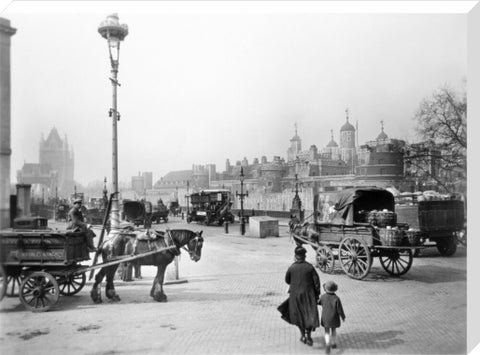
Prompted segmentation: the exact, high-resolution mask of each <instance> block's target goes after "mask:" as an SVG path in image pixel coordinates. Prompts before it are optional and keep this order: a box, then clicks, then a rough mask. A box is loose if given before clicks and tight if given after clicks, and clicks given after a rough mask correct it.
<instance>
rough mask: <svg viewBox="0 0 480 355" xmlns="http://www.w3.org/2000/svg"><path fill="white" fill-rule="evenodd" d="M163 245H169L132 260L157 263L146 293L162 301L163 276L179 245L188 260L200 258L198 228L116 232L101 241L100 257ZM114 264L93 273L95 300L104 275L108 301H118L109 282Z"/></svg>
mask: <svg viewBox="0 0 480 355" xmlns="http://www.w3.org/2000/svg"><path fill="white" fill-rule="evenodd" d="M185 246H186V247H185ZM166 247H173V248H172V249H169V250H165V251H162V252H158V253H155V254H153V255H149V256H146V257H144V258H140V259H138V260H136V262H139V263H140V264H141V265H156V266H157V276H156V277H155V279H154V280H153V285H152V289H151V291H150V296H152V297H153V299H154V300H155V301H158V302H166V301H167V296H166V295H165V293H164V292H163V280H164V276H165V270H166V269H167V266H168V264H170V263H171V262H172V261H173V259H174V258H175V256H177V255H180V248H182V247H183V248H184V249H185V250H187V252H188V254H189V255H190V258H191V259H192V260H194V261H198V260H200V258H201V256H202V247H203V237H202V232H193V231H191V230H187V229H172V230H167V231H166V232H161V231H153V232H146V233H144V234H142V235H139V236H138V237H137V236H136V235H135V234H133V233H119V234H118V235H116V236H114V237H113V238H111V239H110V240H108V241H106V242H105V243H104V244H103V245H102V247H101V255H102V259H103V261H109V260H112V258H113V259H114V258H115V257H118V256H121V255H134V254H141V253H145V252H149V251H152V250H156V249H161V248H166ZM117 268H118V264H117V265H112V266H107V267H104V268H102V269H100V271H99V272H98V273H97V275H96V276H95V283H94V284H93V287H92V290H91V292H90V296H91V297H92V299H93V301H94V302H95V303H101V302H102V297H101V289H100V284H101V282H102V280H103V278H104V277H105V276H106V277H107V284H106V290H105V295H106V296H107V298H109V299H110V300H112V301H120V297H119V296H118V295H117V293H116V292H115V287H114V285H113V277H114V275H115V271H116V270H117Z"/></svg>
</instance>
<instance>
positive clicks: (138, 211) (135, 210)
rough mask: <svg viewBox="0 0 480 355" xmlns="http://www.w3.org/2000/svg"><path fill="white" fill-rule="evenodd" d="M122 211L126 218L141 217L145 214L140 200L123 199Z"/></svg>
mask: <svg viewBox="0 0 480 355" xmlns="http://www.w3.org/2000/svg"><path fill="white" fill-rule="evenodd" d="M123 213H124V214H125V219H127V220H134V219H137V218H143V215H144V214H145V206H144V205H143V203H141V202H140V201H124V202H123Z"/></svg>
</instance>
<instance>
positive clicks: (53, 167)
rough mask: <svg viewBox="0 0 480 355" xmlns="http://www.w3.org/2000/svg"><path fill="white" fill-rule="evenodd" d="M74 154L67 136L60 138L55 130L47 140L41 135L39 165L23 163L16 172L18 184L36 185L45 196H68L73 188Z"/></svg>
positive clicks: (53, 129)
mask: <svg viewBox="0 0 480 355" xmlns="http://www.w3.org/2000/svg"><path fill="white" fill-rule="evenodd" d="M74 161H75V159H74V153H73V149H72V148H71V147H70V146H69V144H68V139H67V136H66V135H65V136H64V139H61V138H60V135H59V134H58V131H57V129H56V128H55V127H54V128H52V130H51V131H50V133H49V135H48V137H47V139H45V138H44V137H43V135H42V137H41V139H40V143H39V163H25V164H24V165H23V167H22V169H20V170H18V171H17V181H18V183H19V184H32V185H34V184H38V185H41V186H42V188H44V189H45V190H46V191H45V193H46V196H54V195H55V193H56V190H57V193H58V196H64V197H66V196H70V195H71V194H72V193H73V191H74V188H75V181H74Z"/></svg>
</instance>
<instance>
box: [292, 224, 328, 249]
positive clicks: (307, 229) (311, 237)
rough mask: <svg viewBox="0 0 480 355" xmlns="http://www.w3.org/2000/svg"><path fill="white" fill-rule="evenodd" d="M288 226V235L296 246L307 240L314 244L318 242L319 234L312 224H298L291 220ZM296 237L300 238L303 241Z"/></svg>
mask: <svg viewBox="0 0 480 355" xmlns="http://www.w3.org/2000/svg"><path fill="white" fill-rule="evenodd" d="M288 226H289V228H290V235H291V236H292V238H293V240H294V241H295V243H296V244H297V246H301V245H303V244H304V243H305V242H304V241H303V240H307V241H309V242H311V243H314V244H318V242H319V241H320V234H319V233H318V231H317V230H316V228H315V225H314V224H311V223H308V222H303V223H300V221H299V220H298V219H297V218H292V219H291V220H290V221H289V223H288ZM298 237H300V238H302V239H303V240H302V239H300V238H298Z"/></svg>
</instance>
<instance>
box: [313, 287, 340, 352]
mask: <svg viewBox="0 0 480 355" xmlns="http://www.w3.org/2000/svg"><path fill="white" fill-rule="evenodd" d="M323 289H324V290H325V292H326V293H324V294H323V295H322V296H320V300H319V301H318V303H319V304H320V305H321V306H322V317H321V323H320V324H321V325H322V327H324V328H325V345H326V348H325V352H326V353H327V354H330V348H333V349H335V348H336V347H337V344H336V336H337V328H339V327H340V318H342V321H344V322H345V313H344V312H343V307H342V302H341V301H340V298H339V297H338V296H337V295H336V294H335V292H336V291H337V289H338V286H337V284H336V283H335V282H333V281H327V282H326V283H325V284H323Z"/></svg>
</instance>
